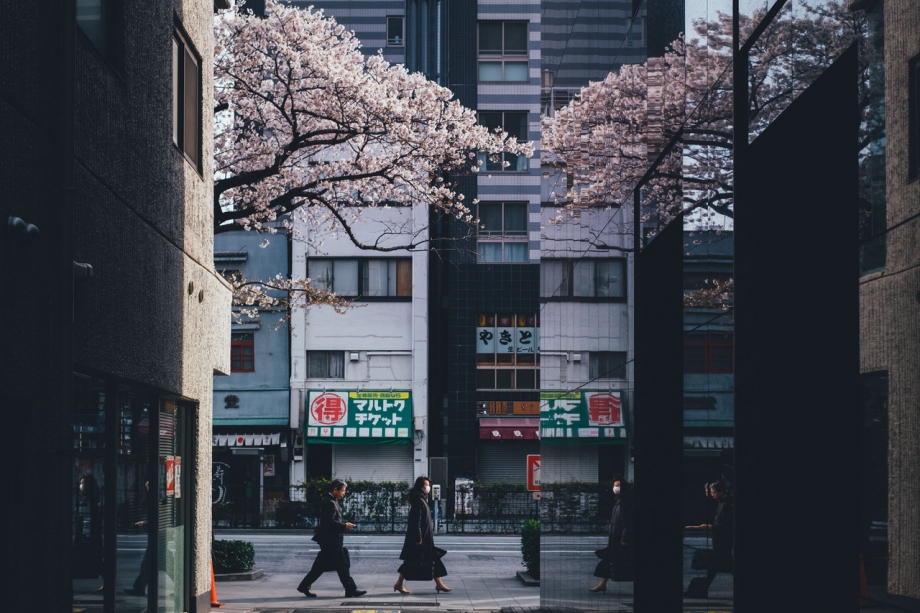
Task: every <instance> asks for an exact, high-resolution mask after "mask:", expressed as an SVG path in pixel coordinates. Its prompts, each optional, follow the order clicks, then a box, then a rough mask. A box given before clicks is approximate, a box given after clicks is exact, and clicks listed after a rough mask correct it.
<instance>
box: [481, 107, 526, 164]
mask: <svg viewBox="0 0 920 613" xmlns="http://www.w3.org/2000/svg"><path fill="white" fill-rule="evenodd" d="M479 123H480V124H482V125H484V126H486V127H487V128H488V129H489V131H490V132H507V133H508V135H509V136H511V137H513V138H516V139H517V142H519V143H525V142H527V111H480V112H479ZM479 160H480V161H481V162H482V165H481V166H480V168H481V169H482V170H485V171H489V172H500V171H506V172H513V171H524V170H528V169H529V168H530V162H529V160H528V159H527V158H526V157H525V156H523V155H517V154H514V153H501V154H498V155H495V156H487V155H486V154H484V153H483V154H480V157H479Z"/></svg>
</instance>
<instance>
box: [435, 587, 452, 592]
mask: <svg viewBox="0 0 920 613" xmlns="http://www.w3.org/2000/svg"><path fill="white" fill-rule="evenodd" d="M434 591H435V592H453V591H454V588H452V587H447V586H446V585H436V586H434Z"/></svg>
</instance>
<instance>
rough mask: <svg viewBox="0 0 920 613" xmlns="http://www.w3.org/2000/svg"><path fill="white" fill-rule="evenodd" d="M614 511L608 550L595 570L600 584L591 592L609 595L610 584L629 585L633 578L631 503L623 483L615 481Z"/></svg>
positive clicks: (612, 511)
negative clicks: (627, 583) (608, 583)
mask: <svg viewBox="0 0 920 613" xmlns="http://www.w3.org/2000/svg"><path fill="white" fill-rule="evenodd" d="M613 497H614V503H613V510H611V511H610V529H609V531H608V533H607V547H606V548H605V549H603V550H601V551H602V553H603V555H602V557H601V562H600V563H599V564H598V565H597V568H595V569H594V576H595V577H600V579H601V580H600V582H599V583H598V584H597V585H595V586H594V587H592V588H590V589H589V590H588V591H590V592H594V593H597V592H606V591H607V581H609V580H610V579H613V580H614V581H630V580H631V578H632V572H631V571H632V536H633V534H632V530H633V523H632V522H633V518H632V501H631V499H630V498H629V497H628V496H627V494H626V491H625V488H624V487H623V481H622V480H621V479H619V478H615V479H614V480H613Z"/></svg>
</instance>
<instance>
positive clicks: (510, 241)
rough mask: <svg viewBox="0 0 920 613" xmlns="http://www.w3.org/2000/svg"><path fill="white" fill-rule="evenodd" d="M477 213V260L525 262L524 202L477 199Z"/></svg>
mask: <svg viewBox="0 0 920 613" xmlns="http://www.w3.org/2000/svg"><path fill="white" fill-rule="evenodd" d="M478 216H479V234H478V242H477V249H478V254H479V262H480V263H491V262H527V261H528V242H527V203H526V202H480V203H479V207H478Z"/></svg>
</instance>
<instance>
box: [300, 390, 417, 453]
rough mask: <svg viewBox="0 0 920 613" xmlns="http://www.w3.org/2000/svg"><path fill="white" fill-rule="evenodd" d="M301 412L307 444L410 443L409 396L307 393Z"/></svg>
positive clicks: (376, 392)
mask: <svg viewBox="0 0 920 613" xmlns="http://www.w3.org/2000/svg"><path fill="white" fill-rule="evenodd" d="M305 409H306V411H305V412H306V414H307V415H306V417H307V439H308V440H309V442H311V443H352V444H354V443H358V444H360V443H409V442H411V440H412V392H408V391H405V392H403V391H395V392H385V391H319V390H311V391H310V392H308V395H307V406H306V407H305Z"/></svg>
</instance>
